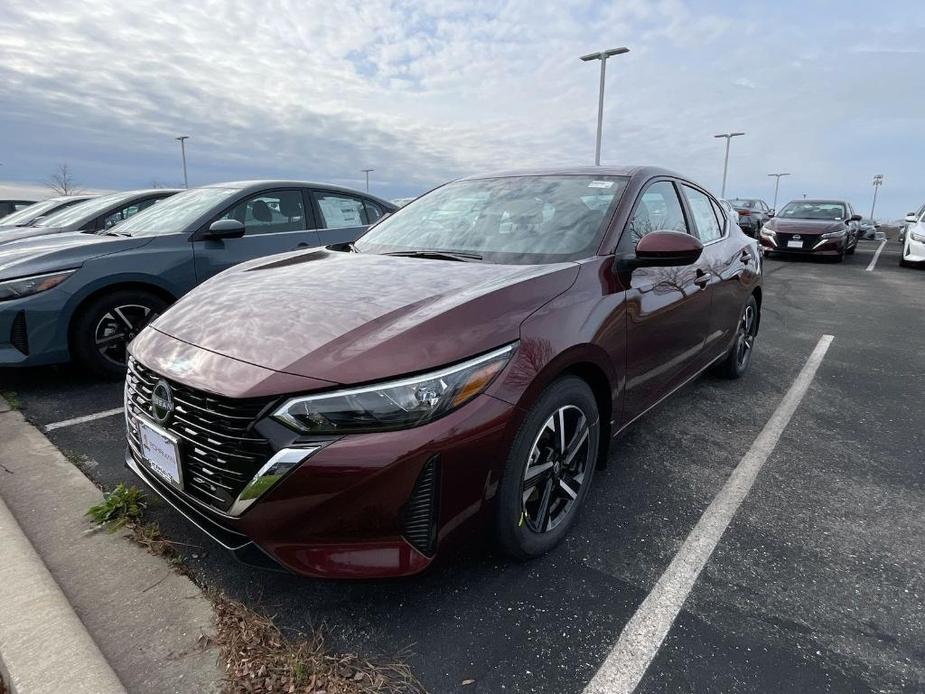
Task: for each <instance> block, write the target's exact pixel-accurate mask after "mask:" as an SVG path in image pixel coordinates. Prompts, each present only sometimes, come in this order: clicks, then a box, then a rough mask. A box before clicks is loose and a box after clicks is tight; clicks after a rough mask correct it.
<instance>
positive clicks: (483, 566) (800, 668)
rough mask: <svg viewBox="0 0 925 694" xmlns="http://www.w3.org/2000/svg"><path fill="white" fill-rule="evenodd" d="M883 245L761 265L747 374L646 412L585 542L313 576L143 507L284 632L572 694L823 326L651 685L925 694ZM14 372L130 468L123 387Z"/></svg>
mask: <svg viewBox="0 0 925 694" xmlns="http://www.w3.org/2000/svg"><path fill="white" fill-rule="evenodd" d="M880 246H881V243H880V242H879V241H878V242H873V241H869V242H862V243H861V246H860V247H859V249H858V251H857V253H856V254H855V255H854V256H850V257H848V258H847V259H846V261H845V263H843V264H833V263H820V262H814V261H811V260H809V261H802V260H776V259H772V260H768V261H767V262H766V264H765V300H764V306H763V315H762V325H761V332H760V334H759V338H758V341H757V344H756V353H755V356H754V359H753V363H752V368H751V371H750V373H749V374H748V375H747V376H746V377H745V378H744V379H743V380H740V381H737V382H729V381H723V380H719V379H717V378H714V377H712V376H709V375H707V376H704V377H703V378H701V379H699V380H697V381H695V382H694V383H692V384H690V385H688V386H687V387H685V388H684V389H683V390H682V391H681V392H679V393H678V394H676V395H675V396H674V397H672V398H671V399H669V400H668V401H666V402H665V403H664V404H663V405H661V406H660V407H659V408H658V409H657V411H655V412H653V413H651V414H650V415H648V416H647V417H646V418H644V419H643V420H642V421H640V422H638V423H636V424H635V425H634V426H632V427H631V428H630V429H629V430H628V431H627V432H626V433H625V434H623V435H622V436H621V437H620V438H619V439H618V440H616V441H615V442H614V443H613V445H612V447H611V459H610V465H609V466H608V468H607V469H606V470H605V471H603V472H602V474H600V476H599V477H596V480H595V489H593V490H592V494H591V497H590V498H589V503H588V505H587V507H586V508H585V509H584V511H583V513H582V516H581V519H580V522H579V523H578V524H577V525H576V527H575V529H574V530H573V532H572V533H571V536H570V537H569V538H568V540H567V541H566V542H565V543H564V544H563V545H562V546H560V547H559V548H558V549H557V550H556V551H554V552H553V553H551V554H550V555H548V556H546V557H544V558H542V559H540V560H537V561H534V562H532V563H528V564H516V563H513V562H510V561H508V560H506V559H504V558H502V557H499V556H498V555H496V554H495V553H493V552H492V551H491V550H490V548H484V547H473V548H472V550H471V551H470V552H468V553H465V554H461V555H458V556H455V557H453V558H451V559H447V560H444V561H443V562H442V563H440V564H438V565H437V566H435V567H433V568H432V569H431V570H429V571H428V572H426V573H425V574H424V575H421V576H418V577H415V578H410V579H404V580H400V581H390V582H325V581H317V580H308V579H302V578H296V577H292V576H288V575H285V574H277V573H272V572H266V571H261V570H257V569H253V568H250V567H246V566H242V565H239V564H237V563H236V562H235V561H234V560H233V559H231V558H230V556H229V555H226V554H225V553H224V552H223V551H222V550H220V549H219V548H218V547H217V546H214V545H213V544H212V543H211V541H209V540H208V538H206V537H204V536H203V535H202V534H201V533H200V532H199V531H198V530H197V529H196V528H195V527H193V526H192V525H190V524H189V523H187V522H186V521H185V520H184V519H182V518H180V517H179V516H177V515H176V514H175V513H174V512H173V511H172V509H170V508H168V507H166V505H164V504H159V503H153V502H154V500H152V508H151V515H152V516H153V519H154V520H157V521H158V522H159V523H160V524H161V527H162V529H163V530H164V533H165V534H166V535H167V536H168V537H170V538H171V539H173V540H175V541H177V542H179V543H184V545H181V546H183V547H186V545H189V546H188V547H186V551H185V552H184V554H185V556H186V559H187V562H188V563H189V565H190V566H191V568H192V570H193V572H194V573H195V574H197V575H198V576H199V578H200V579H201V580H202V581H203V582H205V583H207V584H212V585H216V586H219V587H221V588H222V589H224V590H225V591H226V592H227V593H228V594H230V595H231V596H232V597H236V598H239V599H242V600H244V601H246V602H248V603H249V604H251V605H254V606H258V607H260V608H261V609H263V610H265V611H266V612H268V613H270V614H274V615H276V619H277V623H278V624H279V625H280V626H282V627H285V628H291V629H300V628H306V627H308V626H317V625H319V624H322V623H324V624H325V625H326V626H327V629H328V630H329V634H330V638H331V639H332V641H333V643H334V645H335V647H336V648H339V649H344V650H351V651H358V652H361V653H363V654H366V655H369V656H386V657H392V656H396V655H399V656H400V657H402V658H404V659H405V660H407V662H409V664H410V665H411V666H412V667H413V669H414V670H415V672H416V674H417V675H418V677H419V678H420V679H421V681H422V682H423V683H424V685H425V686H426V687H427V688H428V689H429V690H431V691H433V692H452V691H467V692H502V691H504V692H576V693H577V692H581V691H582V689H583V687H584V684H585V683H586V682H587V681H588V680H589V679H590V678H591V677H592V675H593V674H594V673H595V672H596V671H597V669H598V667H599V666H600V665H601V663H602V662H604V660H605V658H606V657H607V656H608V654H609V653H610V651H611V649H612V647H613V646H614V644H615V643H616V642H617V639H618V638H619V636H620V633H621V631H622V630H623V628H624V626H625V625H626V623H627V622H628V621H629V620H630V618H631V617H632V616H633V615H634V613H635V612H636V610H637V609H638V608H639V606H640V604H641V603H642V601H643V600H644V599H645V598H646V596H647V594H648V593H649V591H650V590H651V588H652V586H653V585H654V584H655V582H656V581H657V580H658V579H659V577H660V576H661V575H662V573H663V571H664V570H665V568H666V567H667V566H668V565H669V563H670V562H671V561H672V558H673V557H674V556H675V554H676V553H677V552H678V550H679V548H680V547H681V545H682V543H683V542H684V540H685V538H687V536H688V534H689V533H690V532H691V529H692V528H693V527H694V525H695V524H696V523H697V521H698V519H699V518H700V516H701V514H702V513H703V512H704V510H705V509H706V508H707V507H708V506H709V504H710V502H711V501H712V500H713V498H714V497H715V496H716V494H717V492H718V491H719V490H720V489H721V488H722V487H723V484H724V483H725V481H726V479H727V478H728V476H729V474H730V472H731V471H732V470H733V469H734V468H735V467H736V465H737V464H738V463H739V461H740V459H742V457H743V455H744V454H745V453H746V451H747V450H748V449H749V447H750V446H751V444H752V442H753V441H754V440H755V438H756V437H757V436H758V435H759V433H760V432H761V431H762V428H763V427H764V426H765V424H766V423H767V421H768V419H769V418H770V417H771V415H772V414H773V413H774V411H775V409H776V408H777V407H778V404H779V402H780V401H781V398H782V397H783V395H784V393H785V392H786V391H787V390H788V388H789V387H790V386H791V383H792V382H793V381H794V379H795V378H796V376H797V374H798V373H799V372H800V370H801V368H802V367H803V365H804V363H805V362H806V360H807V358H808V357H809V355H810V353H811V352H812V351H813V348H814V347H815V346H816V344H817V342H818V341H819V339H820V337H821V336H823V335H832V336H834V340H833V341H832V343H831V346H830V347H829V349H828V352H827V353H826V355H825V357H824V359H823V361H822V363H821V365H820V366H819V369H818V371H817V372H816V374H815V378H814V380H813V381H812V384H811V386H810V388H809V390H808V392H807V394H806V396H805V398H804V399H803V400H802V402H801V403H800V405H799V408H798V409H797V411H796V413H795V415H794V416H793V418H792V419H791V420H790V421H789V423H788V425H787V427H786V429H785V430H784V432H783V435H782V436H781V438H780V440H779V442H778V443H777V445H776V447H775V448H774V449H773V451H772V452H771V454H770V456H769V458H768V459H767V462H766V463H765V465H764V467H763V469H762V471H761V472H760V474H759V476H758V478H757V480H756V482H755V484H754V487H753V488H752V489H751V491H750V493H749V494H748V496H747V497H746V498H745V500H744V502H743V503H742V505H741V507H740V508H739V509H738V512H737V513H736V515H735V517H734V518H733V520H732V523H731V524H730V526H729V527H728V529H727V531H726V532H725V534H724V535H723V536H722V539H721V541H720V543H719V544H718V546H717V547H716V549H715V551H714V552H713V554H712V556H711V557H710V559H709V561H708V562H707V564H706V567H705V568H704V570H703V572H702V573H701V574H700V576H699V578H698V580H697V581H696V583H695V584H694V586H693V589H692V591H691V593H690V595H689V596H688V598H687V600H686V602H685V603H684V608H683V609H682V611H681V612H680V614H679V615H678V617H677V620H676V621H675V623H674V625H673V627H672V628H671V630H670V632H669V633H668V635H667V638H666V639H665V641H664V643H663V644H662V645H661V648H660V649H659V650H658V652H657V655H656V656H655V659H654V660H653V661H652V663H651V665H650V666H649V668H648V670H647V671H646V674H645V676H644V678H643V680H642V682H641V684H640V686H639V689H638V691H640V692H651V693H655V692H687V691H698V692H702V691H722V692H754V691H768V692H777V691H814V692H815V691H823V692H826V691H831V692H875V691H877V692H879V691H886V692H900V691H901V692H906V691H908V692H920V691H923V689H925V608H923V603H925V574H923V568H922V567H923V566H925V465H923V463H925V426H923V424H922V409H921V404H922V392H923V382H925V364H923V361H922V358H921V355H922V354H925V312H923V311H922V297H923V292H925V270H918V269H909V268H900V267H899V266H898V259H899V245H898V244H897V243H895V242H892V241H891V242H886V243H885V245H884V247H883V248H882V250H881V252H880V255H879V258H878V259H877V261H876V263H874V262H873V259H874V255H875V252H876V251H877V249H878V248H879V247H880ZM0 388H2V389H3V390H12V391H15V393H16V396H17V399H18V401H19V404H20V406H21V407H22V409H23V411H24V413H25V414H26V416H27V417H28V418H29V419H30V420H32V421H33V422H34V423H36V424H37V425H39V426H41V427H45V428H46V429H47V430H48V436H49V438H50V439H51V440H52V441H53V442H54V443H55V444H56V445H58V446H59V447H60V448H61V449H62V450H64V451H66V452H68V453H69V454H71V455H73V457H74V459H75V460H77V459H80V460H81V461H82V462H81V465H82V467H83V469H84V470H85V471H86V473H87V474H88V475H90V476H91V477H92V478H93V479H94V480H96V481H98V482H99V483H101V484H102V485H104V486H106V487H111V486H114V485H115V484H117V483H118V482H120V481H126V482H131V483H137V480H136V479H135V478H134V477H133V475H132V474H131V473H130V472H129V471H128V470H127V469H126V468H125V467H124V466H123V463H122V455H123V436H124V432H123V426H124V425H123V420H122V418H121V417H120V416H119V415H118V414H113V411H115V410H117V409H118V408H119V406H120V402H121V384H119V383H104V384H100V383H96V382H93V381H90V380H87V379H86V378H84V377H83V376H82V375H81V374H80V373H79V372H78V371H77V370H75V369H72V368H69V367H68V368H50V369H40V370H32V371H28V372H0ZM100 414H102V415H103V416H100V417H97V418H93V417H95V416H96V415H100ZM85 417H89V418H90V419H87V420H84V421H80V422H76V423H68V422H69V421H70V420H74V419H75V418H85ZM62 422H65V425H60V423H62ZM49 425H51V426H49ZM75 522H76V521H75ZM467 680H474V682H473V683H471V684H467V685H463V682H464V681H467Z"/></svg>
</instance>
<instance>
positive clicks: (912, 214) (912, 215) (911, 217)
mask: <svg viewBox="0 0 925 694" xmlns="http://www.w3.org/2000/svg"><path fill="white" fill-rule="evenodd" d="M906 221H907V222H909V223H910V224H915V212H910V213H909V214H907V215H906Z"/></svg>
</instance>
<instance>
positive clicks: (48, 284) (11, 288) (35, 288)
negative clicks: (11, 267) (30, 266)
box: [0, 268, 77, 301]
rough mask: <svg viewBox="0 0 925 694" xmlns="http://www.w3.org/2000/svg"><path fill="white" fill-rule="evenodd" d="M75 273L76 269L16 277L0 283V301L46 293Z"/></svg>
mask: <svg viewBox="0 0 925 694" xmlns="http://www.w3.org/2000/svg"><path fill="white" fill-rule="evenodd" d="M75 272H77V270H76V268H75V269H74V270H62V271H60V272H47V273H44V274H41V275H31V276H30V277H18V278H16V279H14V280H6V281H5V282H0V301H5V300H7V299H19V298H20V297H23V296H30V295H32V294H38V293H39V292H44V291H47V290H49V289H52V288H54V287H57V286H58V285H59V284H61V283H62V282H63V281H64V280H66V279H67V278H68V277H70V276H71V275H73V274H74V273H75Z"/></svg>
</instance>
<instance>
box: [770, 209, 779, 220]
mask: <svg viewBox="0 0 925 694" xmlns="http://www.w3.org/2000/svg"><path fill="white" fill-rule="evenodd" d="M776 214H777V210H768V219H770V218H771V217H773V216H774V215H776Z"/></svg>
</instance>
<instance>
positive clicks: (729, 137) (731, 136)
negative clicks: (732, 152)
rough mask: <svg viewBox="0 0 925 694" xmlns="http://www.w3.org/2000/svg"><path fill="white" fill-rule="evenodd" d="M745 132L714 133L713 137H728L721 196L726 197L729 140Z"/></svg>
mask: <svg viewBox="0 0 925 694" xmlns="http://www.w3.org/2000/svg"><path fill="white" fill-rule="evenodd" d="M744 134H745V133H723V134H722V135H714V136H713V137H725V138H726V160H725V161H724V162H723V190H722V192H720V194H719V196H720V197H721V198H725V197H726V172H727V171H728V170H729V141H730V140H731V139H732V138H734V137H738V136H739V135H744Z"/></svg>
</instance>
